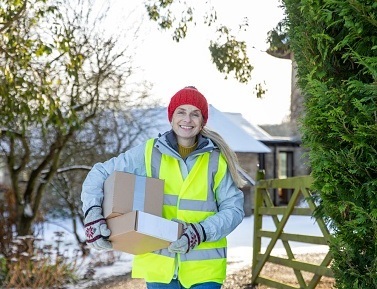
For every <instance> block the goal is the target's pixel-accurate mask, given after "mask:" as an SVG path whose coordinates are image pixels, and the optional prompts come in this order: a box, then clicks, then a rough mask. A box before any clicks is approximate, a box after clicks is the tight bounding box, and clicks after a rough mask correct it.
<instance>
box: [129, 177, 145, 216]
mask: <svg viewBox="0 0 377 289" xmlns="http://www.w3.org/2000/svg"><path fill="white" fill-rule="evenodd" d="M146 183H147V178H146V177H142V176H136V178H135V187H134V202H133V205H132V207H133V210H134V211H144V204H145V194H146V190H145V187H146Z"/></svg>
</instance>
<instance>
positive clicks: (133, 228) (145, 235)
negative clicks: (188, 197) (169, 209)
mask: <svg viewBox="0 0 377 289" xmlns="http://www.w3.org/2000/svg"><path fill="white" fill-rule="evenodd" d="M107 225H108V226H109V229H110V230H111V235H110V238H109V240H110V241H111V242H112V245H113V249H114V250H116V251H123V252H126V253H130V254H133V255H138V254H145V253H149V252H152V251H155V250H160V249H163V248H167V247H168V246H169V244H170V243H171V242H173V241H175V240H177V239H178V238H179V237H180V236H181V235H182V230H183V227H182V224H179V223H177V222H174V221H170V220H167V219H164V218H162V217H158V216H154V215H151V214H148V213H145V212H141V211H134V212H131V213H127V214H124V215H122V216H118V217H114V218H111V219H108V220H107Z"/></svg>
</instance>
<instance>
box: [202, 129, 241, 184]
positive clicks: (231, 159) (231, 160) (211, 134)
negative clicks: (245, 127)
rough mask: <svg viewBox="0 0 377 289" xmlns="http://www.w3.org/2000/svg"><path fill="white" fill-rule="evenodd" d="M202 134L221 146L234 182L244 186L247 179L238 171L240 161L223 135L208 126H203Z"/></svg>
mask: <svg viewBox="0 0 377 289" xmlns="http://www.w3.org/2000/svg"><path fill="white" fill-rule="evenodd" d="M201 134H202V135H203V136H205V137H207V138H209V139H210V140H212V141H213V142H214V143H215V144H216V145H217V146H218V147H219V149H220V152H221V153H222V155H223V156H224V157H225V160H226V162H227V164H228V169H229V172H230V175H231V176H232V179H233V181H234V183H235V184H236V186H237V187H238V188H242V187H243V186H244V185H245V184H246V181H245V180H244V179H243V178H242V177H241V176H240V174H239V172H238V169H237V167H239V163H238V158H237V155H236V154H235V152H234V151H233V150H231V148H230V147H229V145H228V144H227V143H226V142H225V140H224V139H223V138H222V136H221V135H219V134H218V133H217V132H215V131H213V130H210V129H209V128H208V127H203V128H202V130H201Z"/></svg>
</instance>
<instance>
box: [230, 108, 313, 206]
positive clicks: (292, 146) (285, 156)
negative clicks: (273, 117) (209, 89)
mask: <svg viewBox="0 0 377 289" xmlns="http://www.w3.org/2000/svg"><path fill="white" fill-rule="evenodd" d="M226 115H227V117H229V118H230V119H232V121H234V122H235V123H237V124H238V125H239V126H240V127H242V128H243V129H244V130H245V131H247V132H248V133H249V134H250V135H252V136H253V137H254V138H255V139H256V140H258V141H260V142H261V143H263V144H264V145H266V146H267V147H268V148H269V149H270V151H271V153H261V154H259V159H258V169H260V170H264V171H265V178H266V179H275V178H279V179H284V178H288V177H294V176H302V175H308V174H309V172H310V169H309V167H308V166H307V165H306V164H307V159H306V156H305V150H304V149H303V148H302V142H301V138H300V137H298V136H272V135H270V134H269V133H268V132H266V130H264V129H262V128H261V127H260V126H256V125H252V124H250V123H249V122H248V121H247V120H245V119H244V118H243V117H242V115H241V114H240V113H226ZM292 193H293V192H292V190H282V191H275V192H273V196H271V197H272V200H273V202H274V204H275V205H286V204H288V202H289V199H290V197H291V195H292Z"/></svg>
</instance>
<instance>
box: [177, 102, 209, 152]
mask: <svg viewBox="0 0 377 289" xmlns="http://www.w3.org/2000/svg"><path fill="white" fill-rule="evenodd" d="M171 124H172V127H173V131H174V132H175V134H176V135H177V141H178V143H179V144H180V145H182V146H184V147H190V146H192V145H194V143H195V141H196V136H197V134H198V133H199V132H200V131H201V129H202V126H203V116H202V113H201V111H200V109H198V108H197V107H196V106H193V105H191V104H184V105H181V106H178V107H177V108H176V110H175V111H174V113H173V117H172V120H171Z"/></svg>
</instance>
